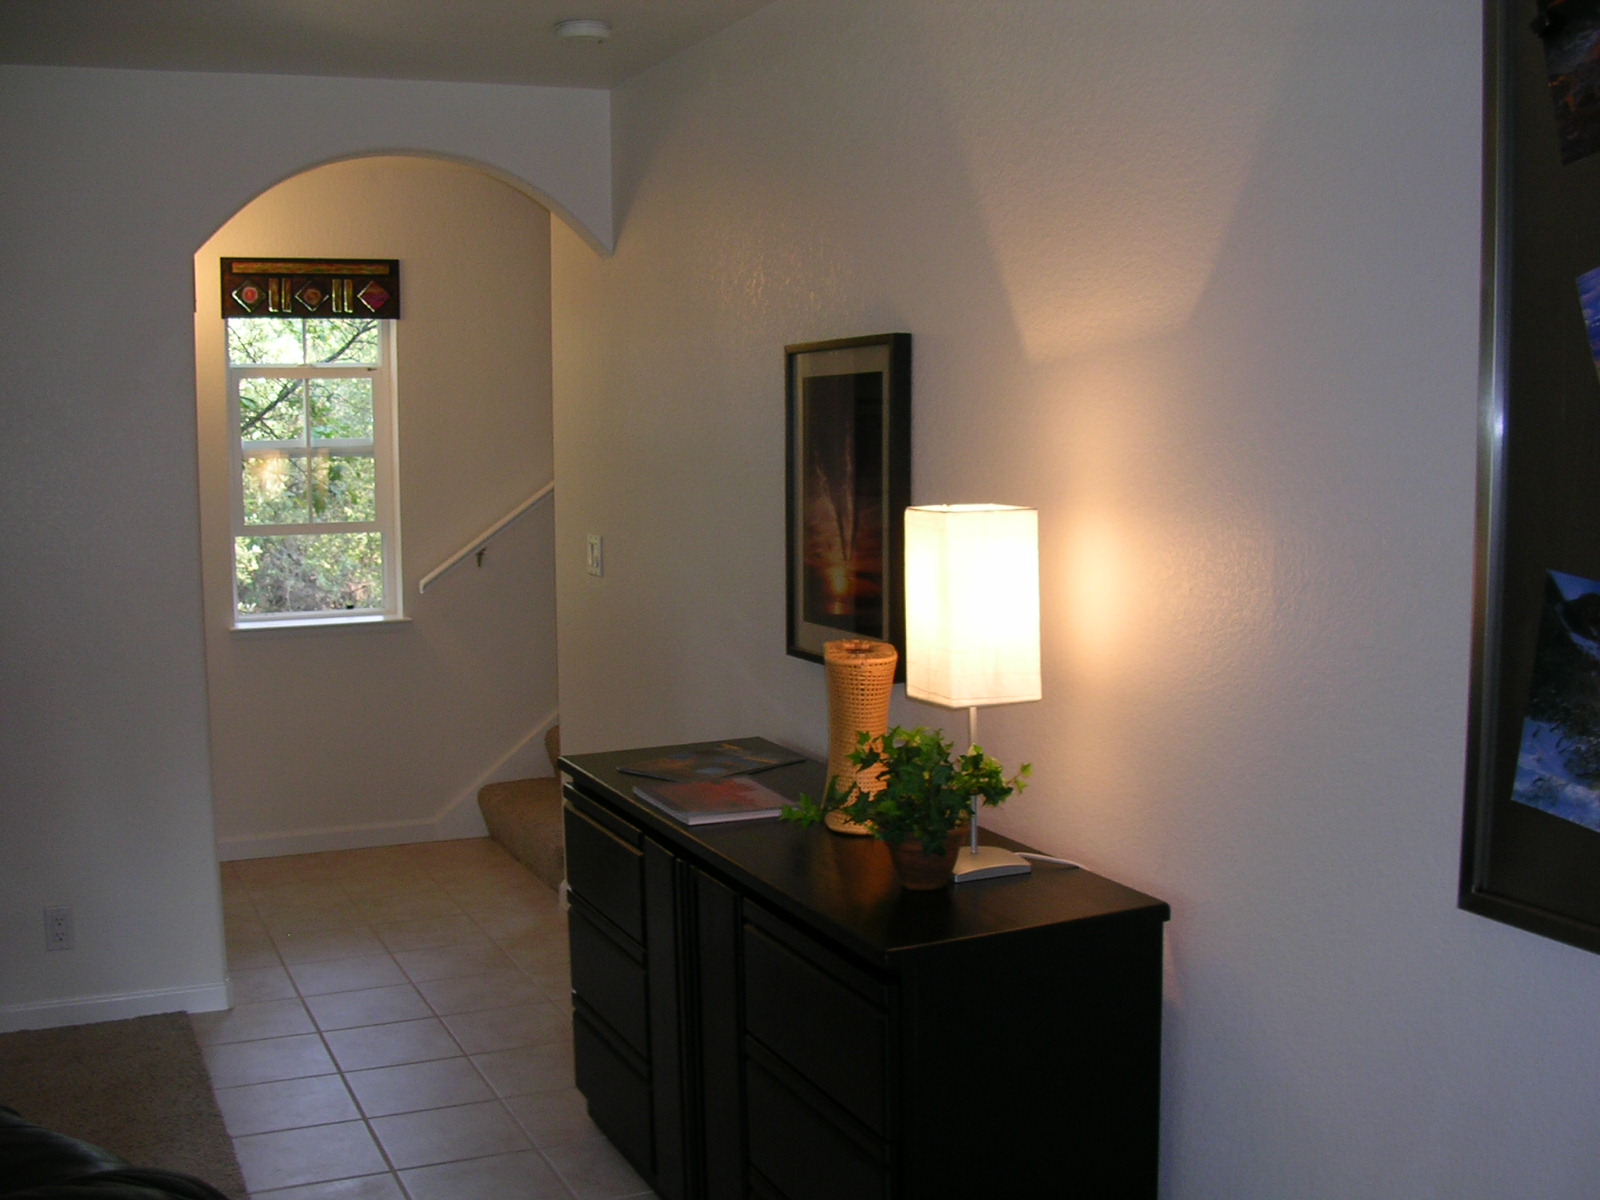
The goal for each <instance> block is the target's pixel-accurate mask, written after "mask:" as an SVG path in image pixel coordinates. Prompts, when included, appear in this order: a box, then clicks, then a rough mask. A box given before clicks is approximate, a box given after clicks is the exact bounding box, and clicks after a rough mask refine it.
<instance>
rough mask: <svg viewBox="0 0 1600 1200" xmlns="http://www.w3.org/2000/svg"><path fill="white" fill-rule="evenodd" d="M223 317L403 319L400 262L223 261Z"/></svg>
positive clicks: (320, 260) (392, 260)
mask: <svg viewBox="0 0 1600 1200" xmlns="http://www.w3.org/2000/svg"><path fill="white" fill-rule="evenodd" d="M222 315H223V316H225V317H324V318H326V317H334V318H339V317H349V318H359V317H382V318H384V319H391V318H395V317H398V316H399V315H400V261H399V260H398V259H394V258H363V259H349V260H344V259H327V258H225V259H223V260H222Z"/></svg>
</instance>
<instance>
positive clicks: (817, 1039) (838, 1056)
mask: <svg viewBox="0 0 1600 1200" xmlns="http://www.w3.org/2000/svg"><path fill="white" fill-rule="evenodd" d="M744 1021H746V1030H747V1032H749V1034H750V1035H754V1037H755V1038H757V1040H760V1042H762V1043H763V1045H765V1046H766V1048H768V1050H771V1051H773V1053H776V1054H778V1056H779V1058H781V1059H784V1061H786V1062H787V1064H789V1066H790V1067H794V1069H795V1070H797V1072H800V1074H802V1075H805V1077H806V1078H808V1080H810V1082H811V1083H814V1085H816V1086H818V1088H821V1090H822V1091H824V1093H827V1094H829V1096H832V1098H834V1099H835V1101H837V1102H838V1104H840V1106H842V1107H843V1109H846V1110H848V1112H850V1114H851V1115H853V1117H856V1118H858V1120H861V1122H862V1123H864V1125H866V1126H867V1128H870V1130H875V1131H877V1133H883V1131H885V1114H883V1077H885V1072H886V1059H885V1054H886V1050H885V1045H886V1040H888V1030H886V1021H888V1019H886V1016H885V1013H883V1008H880V1006H878V1005H875V1003H872V1002H870V1000H867V998H866V997H862V995H861V994H859V992H856V990H854V989H851V987H846V986H845V984H843V982H840V981H838V979H837V978H834V976H832V974H829V973H827V971H824V970H821V968H819V966H816V965H813V963H811V962H806V960H805V958H802V957H800V955H798V954H795V952H794V950H790V949H787V947H786V946H781V944H779V942H778V941H774V939H773V938H771V936H768V934H766V933H763V931H762V930H758V928H755V926H754V925H746V926H744Z"/></svg>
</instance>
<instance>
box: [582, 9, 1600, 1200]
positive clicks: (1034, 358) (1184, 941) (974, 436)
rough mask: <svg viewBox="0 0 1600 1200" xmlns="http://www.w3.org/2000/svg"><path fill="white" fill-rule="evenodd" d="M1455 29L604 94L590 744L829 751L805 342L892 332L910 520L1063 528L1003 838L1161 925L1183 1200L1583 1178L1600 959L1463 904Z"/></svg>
mask: <svg viewBox="0 0 1600 1200" xmlns="http://www.w3.org/2000/svg"><path fill="white" fill-rule="evenodd" d="M1480 19H1481V17H1480V6H1479V5H1478V4H1477V3H1476V0H1434V2H1429V3H1424V4H1422V5H1419V6H1413V7H1412V8H1409V9H1408V10H1407V13H1406V16H1405V19H1404V21H1403V22H1402V24H1401V25H1398V26H1397V25H1396V24H1395V13H1394V11H1393V9H1392V8H1390V7H1387V6H1383V5H1378V4H1374V3H1371V2H1369V0H1324V2H1322V3H1317V4H1312V3H1310V2H1309V0H1292V2H1290V3H1284V2H1283V0H1207V2H1204V3H1195V2H1194V0H1160V2H1158V3H1156V4H1153V5H1149V4H1146V5H1133V6H1130V5H1103V4H1093V5H1091V4H1063V3H1060V2H1059V0H1018V2H1016V3H1012V4H1006V5H991V4H981V3H975V2H970V0H967V2H956V0H866V2H864V0H779V2H778V3H776V4H774V5H772V6H771V7H769V8H766V9H764V10H762V11H761V12H760V13H757V14H756V15H754V16H753V17H751V18H749V19H747V20H745V21H744V22H742V23H740V24H739V25H737V26H734V27H733V28H731V29H730V30H728V31H726V32H725V33H724V34H723V35H720V36H718V37H717V38H715V39H713V40H711V41H710V42H708V43H704V44H702V45H701V46H699V47H697V48H695V49H692V50H690V51H689V52H687V53H685V54H684V55H682V56H680V57H679V58H677V59H675V60H673V61H672V62H670V63H668V64H666V65H664V66H662V67H660V68H658V69H656V70H654V71H652V72H650V73H648V74H646V75H643V76H641V77H638V78H636V79H635V80H633V81H631V82H630V83H628V84H627V85H625V86H624V87H622V88H621V89H619V91H618V92H617V93H616V94H615V97H614V111H615V121H616V125H615V138H616V171H617V193H616V196H617V205H618V221H619V236H618V243H617V254H616V257H615V258H614V259H611V260H606V261H600V260H596V259H595V258H594V257H593V256H592V255H590V254H589V253H588V252H587V251H586V250H584V249H583V248H582V247H581V246H579V245H578V243H577V242H576V239H573V238H571V237H570V236H567V235H565V234H564V233H562V232H561V231H559V230H558V231H557V235H556V248H555V268H554V270H555V287H556V297H557V311H556V318H555V320H556V362H555V371H556V444H557V470H558V472H559V474H560V476H561V478H562V481H563V488H564V491H563V496H562V505H561V508H560V511H559V513H558V524H557V532H558V538H559V546H560V555H559V566H558V591H559V604H560V618H561V630H562V644H561V668H562V671H561V673H562V693H563V694H562V702H563V720H564V731H563V732H564V737H565V741H566V743H567V745H568V747H569V748H571V749H574V750H580V751H581V750H592V749H601V748H614V747H616V746H620V745H626V744H630V743H631V744H645V743H654V742H667V741H673V740H677V739H686V738H708V737H721V736H725V735H730V734H747V733H764V734H766V735H768V736H772V737H776V738H780V739H788V740H791V741H795V742H798V743H801V744H804V745H808V746H810V747H813V748H815V749H817V750H821V749H822V747H823V746H824V745H825V737H824V728H825V715H824V708H825V701H824V694H823V681H822V673H821V669H820V668H819V667H817V666H815V665H812V664H807V663H803V662H800V661H798V660H794V659H790V658H786V657H785V655H784V653H783V628H782V626H783V613H784V601H783V596H784V591H783V563H784V558H783V416H782V412H783V407H782V406H783V392H782V347H783V345H784V344H785V343H790V342H801V341H807V340H812V339H820V338H829V337H840V336H847V335H854V334H864V333H877V332H884V331H889V330H899V329H904V330H909V331H911V332H912V333H913V334H914V336H915V339H916V342H915V345H916V358H915V371H914V375H915V382H914V389H913V391H914V395H913V409H914V412H915V432H914V443H915V444H914V459H915V467H914V479H913V495H914V499H915V500H917V501H919V502H935V501H975V500H998V501H1005V502H1010V503H1018V504H1031V505H1036V506H1037V507H1038V508H1039V510H1040V513H1041V530H1042V538H1043V547H1042V549H1043V558H1044V562H1043V589H1044V608H1045V617H1044V641H1045V646H1044V649H1045V669H1046V674H1045V692H1046V699H1045V700H1044V701H1043V702H1042V703H1039V704H1036V705H1031V706H1021V707H1017V708H1011V709H1006V710H1000V711H996V712H994V713H992V714H989V715H987V716H985V717H984V718H982V725H981V730H982V738H983V740H984V742H985V743H986V744H987V745H988V746H989V748H990V749H991V750H994V751H996V752H997V753H998V754H999V756H1000V757H1001V759H1002V760H1003V761H1004V762H1006V763H1007V764H1008V765H1014V764H1015V763H1016V762H1017V761H1018V760H1020V759H1023V758H1027V759H1031V760H1032V761H1033V763H1034V768H1035V771H1034V783H1033V786H1032V787H1030V789H1029V790H1028V791H1027V792H1026V793H1025V794H1024V795H1023V796H1022V797H1021V798H1019V799H1017V800H1015V801H1013V802H1012V804H1010V805H1009V806H1008V807H1007V809H1006V810H1005V812H1004V815H1003V817H1002V818H1001V821H1000V824H1002V825H1003V827H1005V828H1006V829H1007V830H1008V831H1009V832H1012V833H1015V834H1017V835H1019V836H1022V837H1024V838H1026V839H1027V840H1029V841H1031V842H1034V843H1035V844H1037V845H1039V846H1041V847H1043V848H1044V849H1046V850H1049V851H1053V852H1057V853H1065V854H1068V855H1071V856H1074V857H1080V858H1082V859H1083V860H1085V861H1087V862H1088V863H1089V864H1090V865H1091V866H1093V867H1095V868H1097V869H1099V870H1101V871H1103V872H1105V873H1106V874H1109V875H1111V876H1114V877H1116V878H1119V879H1121V880H1124V881H1126V882H1128V883H1131V884H1133V885H1136V886H1139V887H1142V888H1145V889H1147V890H1149V891H1150V892H1153V893H1155V894H1157V895H1159V896H1161V897H1163V898H1165V899H1167V900H1168V901H1170V902H1171V903H1172V905H1173V920H1172V923H1171V925H1170V927H1169V945H1170V968H1169V979H1168V985H1167V986H1168V997H1167V998H1168V1003H1167V1023H1166V1059H1165V1062H1166V1083H1165V1088H1164V1096H1163V1109H1164V1122H1165V1129H1164V1138H1163V1147H1164V1149H1163V1163H1162V1171H1163V1193H1164V1194H1165V1195H1167V1196H1171V1197H1183V1198H1186V1200H1189V1198H1192V1200H1202V1198H1206V1200H1213V1198H1214V1200H1232V1198H1242V1197H1249V1198H1260V1200H1282V1198H1287V1197H1293V1198H1295V1200H1315V1198H1319V1197H1329V1198H1335V1197H1338V1198H1344V1200H1347V1198H1349V1197H1354V1196H1372V1197H1384V1198H1391V1197H1406V1198H1407V1200H1419V1198H1424V1197H1435V1198H1438V1200H1473V1198H1481V1200H1504V1198H1506V1197H1511V1196H1519V1197H1533V1196H1538V1197H1541V1198H1542V1200H1554V1198H1558V1197H1560V1198H1564V1197H1571V1198H1573V1200H1578V1198H1585V1200H1587V1198H1590V1197H1593V1196H1594V1195H1595V1194H1596V1193H1597V1191H1600V1042H1597V1040H1596V1038H1595V1037H1594V1036H1593V1032H1592V1014H1593V1011H1594V1005H1595V997H1596V995H1600V960H1597V959H1596V958H1595V957H1594V956H1592V955H1589V954H1585V953H1582V952H1579V951H1577V950H1573V949H1569V948H1567V947H1565V946H1561V945H1557V944H1555V943H1553V942H1549V941H1546V940H1543V939H1540V938H1537V937H1534V936H1532V935H1529V934H1526V933H1521V932H1518V931H1515V930H1512V929H1509V928H1507V927H1504V926H1501V925H1498V924H1494V923H1492V922H1489V921H1485V920H1483V919H1481V918H1477V917H1473V916H1469V915H1466V914H1463V913H1461V912H1459V911H1457V909H1456V908H1455V887H1456V869H1457V857H1458V847H1459V821H1460V811H1461V790H1462V764H1463V731H1464V728H1465V721H1466V693H1467V672H1468V649H1469V639H1470V631H1469V605H1470V598H1469V589H1470V581H1471V553H1472V519H1473V488H1474V483H1473V462H1474V434H1475V411H1476V378H1475V376H1476V359H1477V350H1476V344H1477V331H1476V302H1477V287H1478V221H1479V204H1478V189H1479V161H1480V159H1479V98H1480V96H1479V83H1478V80H1479V77H1480V42H1479V23H1480ZM580 466H581V470H580V469H579V468H580ZM590 531H592V532H598V533H602V534H604V535H605V536H606V539H607V543H606V545H607V551H608V560H607V574H606V577H605V578H604V579H603V580H593V579H591V578H589V577H587V576H586V575H584V574H583V569H582V555H581V546H582V539H583V535H584V534H585V533H586V532H590ZM896 715H897V717H899V718H900V719H902V720H917V721H930V720H937V719H938V718H939V716H940V714H939V713H938V712H937V711H936V710H931V709H926V708H922V707H921V706H917V705H912V704H908V703H907V702H905V701H904V700H903V699H902V700H900V701H899V702H898V707H897V713H896ZM992 1015H995V1016H997V1019H1003V1014H992ZM1066 1166H1067V1165H1066V1164H1064V1168H1065V1167H1066Z"/></svg>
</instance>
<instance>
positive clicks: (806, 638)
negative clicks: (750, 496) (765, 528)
mask: <svg viewBox="0 0 1600 1200" xmlns="http://www.w3.org/2000/svg"><path fill="white" fill-rule="evenodd" d="M784 378H785V381H786V382H785V392H786V403H785V419H786V421H787V425H788V433H787V436H786V439H785V444H786V446H787V450H788V458H787V469H786V472H785V474H786V487H787V497H788V498H787V504H786V510H787V514H788V536H787V545H788V560H789V570H788V603H787V608H788V651H789V653H790V654H792V655H794V656H795V657H797V658H807V659H810V660H812V661H813V662H821V661H822V646H823V643H824V642H828V641H832V640H833V639H835V638H850V637H862V638H874V639H876V640H878V641H882V642H888V643H890V644H891V645H893V646H894V647H895V649H897V650H898V651H900V665H899V667H898V672H899V673H898V674H897V675H896V678H897V679H903V678H904V677H905V674H904V672H905V648H906V647H905V597H904V592H903V581H904V575H905V564H904V559H905V527H904V514H905V510H906V506H907V505H908V504H910V503H911V335H910V334H909V333H885V334H880V335H878V336H875V337H859V338H844V339H842V340H840V341H833V342H810V343H807V344H805V345H800V346H785V347H784Z"/></svg>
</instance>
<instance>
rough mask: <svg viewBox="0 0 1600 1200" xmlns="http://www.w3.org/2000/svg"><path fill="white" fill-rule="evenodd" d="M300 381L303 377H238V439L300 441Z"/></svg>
mask: <svg viewBox="0 0 1600 1200" xmlns="http://www.w3.org/2000/svg"><path fill="white" fill-rule="evenodd" d="M319 382H320V381H319ZM304 385H305V380H302V379H241V380H240V381H239V439H240V440H241V441H245V442H304V441H305V437H306V427H305V408H304V405H305V399H304V397H305V393H304V391H303V390H302V389H303V388H304Z"/></svg>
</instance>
